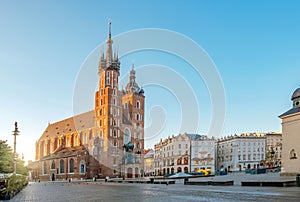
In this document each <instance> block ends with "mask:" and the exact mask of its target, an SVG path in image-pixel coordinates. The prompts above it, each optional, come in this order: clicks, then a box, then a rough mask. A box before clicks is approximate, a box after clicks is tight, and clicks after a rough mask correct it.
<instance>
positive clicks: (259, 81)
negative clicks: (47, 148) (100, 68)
mask: <svg viewBox="0 0 300 202" xmlns="http://www.w3.org/2000/svg"><path fill="white" fill-rule="evenodd" d="M108 18H111V19H112V22H113V27H112V28H113V36H114V35H118V34H121V33H123V32H127V31H130V30H133V29H140V28H163V29H169V30H173V31H175V32H178V33H181V34H183V35H185V36H187V37H189V38H191V39H193V40H194V41H195V42H196V43H198V44H199V45H200V46H201V47H202V48H203V49H204V50H205V51H206V52H207V53H208V54H209V55H210V57H211V58H212V60H213V61H214V63H215V65H216V67H217V69H218V71H219V73H220V76H221V78H222V80H223V83H224V88H225V92H226V119H225V124H224V128H223V131H222V135H229V134H234V133H242V132H255V131H257V132H268V131H280V130H281V126H280V119H279V118H278V117H277V116H278V115H280V114H281V113H283V112H285V111H286V110H288V109H289V108H291V106H292V103H291V101H290V97H291V94H292V93H293V91H294V90H295V89H296V88H297V87H298V86H299V84H300V78H299V75H300V60H299V58H300V48H299V47H300V37H299V36H300V26H299V24H300V2H298V1H288V2H286V1H274V0H272V1H218V2H216V1H214V2H213V1H167V0H166V1H155V0H152V1H138V0H137V1H130V0H129V1H46V0H45V1H8V0H7V1H4V0H1V1H0V86H1V89H0V96H1V99H0V139H7V140H9V143H10V144H11V145H12V140H13V136H12V135H11V131H12V130H13V127H14V125H13V124H14V121H18V122H19V125H20V126H19V129H20V131H21V135H20V136H19V137H18V141H19V144H20V147H19V149H18V152H19V153H22V152H23V153H25V158H26V159H27V160H28V159H33V158H34V143H35V141H36V140H37V139H38V138H39V137H40V135H41V134H42V133H43V131H44V130H45V128H46V126H47V124H48V122H49V121H50V122H55V121H58V120H61V119H64V118H67V117H70V116H72V115H73V108H72V104H73V103H72V102H73V97H72V96H73V89H74V85H75V82H76V78H77V75H78V72H79V70H80V66H81V64H82V63H83V62H84V60H85V58H86V57H87V56H88V54H89V53H90V52H91V51H92V50H93V49H95V48H96V47H97V46H98V45H99V44H100V43H103V42H104V41H105V39H106V37H107V21H108ZM116 48H117V47H116ZM147 56H148V57H147ZM132 61H134V63H135V64H136V66H137V67H138V66H141V65H146V64H153V63H156V64H162V65H167V66H169V67H174V68H176V65H177V66H178V65H183V64H181V63H182V61H180V60H178V58H175V57H173V58H172V57H171V56H170V55H167V54H163V53H161V54H159V53H157V52H154V53H152V52H151V51H150V52H148V54H147V53H146V54H139V53H136V54H132V55H131V56H128V57H124V60H123V61H121V68H122V71H121V73H122V74H125V73H127V72H128V71H129V69H130V65H131V64H130V63H131V62H132ZM177 68H178V67H177ZM179 72H180V71H179ZM95 74H97V67H95ZM182 75H183V76H184V77H185V76H187V77H188V78H187V80H189V83H190V84H191V85H193V83H198V84H199V86H197V87H196V86H193V88H195V92H196V94H197V98H198V100H200V101H199V108H200V126H199V129H198V130H197V131H187V132H191V133H200V134H205V133H207V130H208V127H209V126H208V125H209V124H210V118H211V117H210V116H211V115H210V113H211V109H210V108H211V105H210V99H209V94H208V92H207V89H206V87H205V84H204V83H203V81H195V80H193V77H192V76H191V75H192V74H191V75H189V74H188V73H187V74H185V73H182ZM189 76H190V77H189ZM137 77H138V75H137ZM145 90H146V96H147V101H146V102H147V109H146V112H147V114H146V125H147V124H149V113H148V112H149V111H150V108H151V107H153V106H155V105H162V106H166V107H165V109H166V111H167V114H166V117H167V123H166V125H165V128H164V130H163V131H162V133H161V134H160V135H159V136H157V137H156V139H152V141H148V142H146V147H151V146H152V145H153V144H154V143H155V142H158V141H159V138H162V137H167V136H168V135H170V134H172V133H175V134H177V133H178V132H183V131H177V129H176V127H175V126H176V125H177V124H178V123H179V122H180V116H178V115H177V113H176V112H177V111H176V110H177V109H176V99H174V97H172V96H171V95H169V94H168V93H166V92H164V91H163V90H162V89H160V88H155V87H148V88H147V87H145ZM92 96H93V95H92ZM92 102H93V100H92ZM169 103H173V104H171V105H169ZM177 104H178V103H177ZM168 106H169V108H168ZM170 106H171V107H170ZM91 109H92V106H91ZM172 109H174V110H173V111H172ZM172 113H173V114H172ZM168 117H172V118H169V119H168ZM146 135H147V134H146Z"/></svg>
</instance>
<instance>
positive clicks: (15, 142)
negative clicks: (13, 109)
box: [12, 122, 20, 174]
mask: <svg viewBox="0 0 300 202" xmlns="http://www.w3.org/2000/svg"><path fill="white" fill-rule="evenodd" d="M12 132H13V136H14V174H16V172H17V161H16V145H17V135H19V132H20V131H18V123H17V122H15V130H14V131H12Z"/></svg>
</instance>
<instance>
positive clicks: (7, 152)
mask: <svg viewBox="0 0 300 202" xmlns="http://www.w3.org/2000/svg"><path fill="white" fill-rule="evenodd" d="M27 171H28V170H27V167H26V166H25V165H24V161H23V160H22V159H19V158H18V156H17V173H18V174H23V175H27ZM12 172H14V153H13V150H12V148H11V147H10V146H9V145H8V144H7V141H6V140H5V141H4V140H0V173H12Z"/></svg>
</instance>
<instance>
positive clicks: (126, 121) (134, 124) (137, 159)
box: [122, 65, 145, 177]
mask: <svg viewBox="0 0 300 202" xmlns="http://www.w3.org/2000/svg"><path fill="white" fill-rule="evenodd" d="M135 78H136V77H135V70H134V65H132V69H131V71H130V77H129V82H128V84H127V85H126V89H125V91H123V97H122V108H123V125H122V128H123V130H122V131H123V142H124V147H125V149H126V151H125V159H123V164H125V167H124V172H125V173H127V176H131V175H132V174H134V175H135V176H136V177H137V176H139V175H142V174H143V170H144V169H143V163H142V162H143V161H144V158H143V156H144V152H143V151H144V111H145V96H144V90H143V89H141V88H140V87H139V85H138V84H137V83H136V81H135ZM128 150H129V152H131V153H133V157H131V154H130V153H129V154H126V152H128ZM126 156H127V157H129V158H126ZM132 159H133V160H132ZM133 164H136V165H138V164H140V166H139V169H138V170H140V171H137V170H131V167H135V168H138V167H136V166H133Z"/></svg>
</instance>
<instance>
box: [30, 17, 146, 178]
mask: <svg viewBox="0 0 300 202" xmlns="http://www.w3.org/2000/svg"><path fill="white" fill-rule="evenodd" d="M106 43H107V45H106V53H104V52H103V53H101V56H100V59H99V65H98V75H99V84H98V90H97V91H96V93H95V107H94V110H91V111H89V112H86V113H83V114H79V115H76V116H73V117H70V118H67V119H64V120H61V121H58V122H56V123H52V124H49V125H48V127H47V128H46V130H45V131H44V133H43V134H42V136H41V137H40V138H39V140H38V141H37V142H36V145H35V146H36V154H35V156H36V157H35V162H33V163H32V164H30V165H29V166H30V167H31V169H32V172H31V175H32V176H31V177H32V179H39V180H61V179H89V178H93V177H99V178H103V177H106V176H110V177H117V176H118V177H127V178H135V177H139V176H141V175H142V174H143V172H144V169H143V160H144V159H143V153H144V152H143V150H144V102H145V96H144V91H143V89H141V88H140V87H139V85H138V84H137V83H136V81H135V78H136V77H135V70H134V67H132V70H131V71H130V78H129V82H128V84H127V86H126V88H125V89H124V90H123V89H121V90H120V89H119V86H118V85H119V76H120V61H119V58H118V56H117V54H116V53H113V49H112V44H113V41H112V38H111V23H110V24H109V33H108V39H107V42H106ZM95 70H96V68H95Z"/></svg>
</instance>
